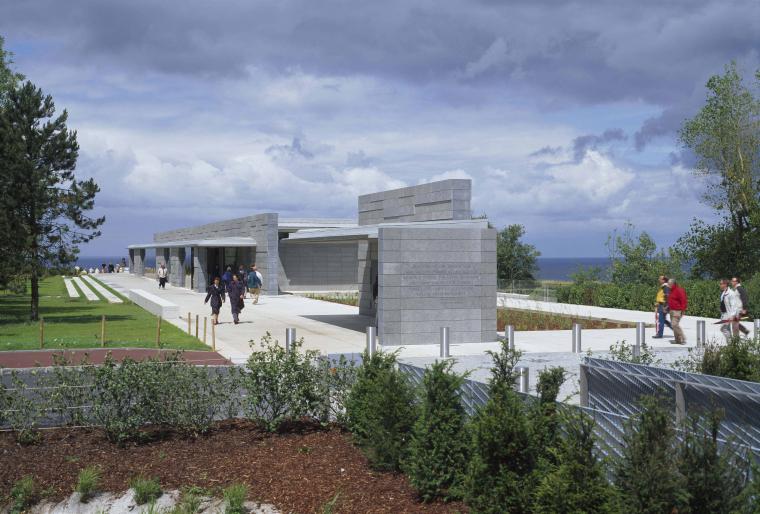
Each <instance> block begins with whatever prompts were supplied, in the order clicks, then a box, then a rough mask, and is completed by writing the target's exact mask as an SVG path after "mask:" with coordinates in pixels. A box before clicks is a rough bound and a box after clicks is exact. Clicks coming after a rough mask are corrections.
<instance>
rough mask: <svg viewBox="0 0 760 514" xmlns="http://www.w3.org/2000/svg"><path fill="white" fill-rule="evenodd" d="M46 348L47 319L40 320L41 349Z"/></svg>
mask: <svg viewBox="0 0 760 514" xmlns="http://www.w3.org/2000/svg"><path fill="white" fill-rule="evenodd" d="M44 347H45V318H40V348H44Z"/></svg>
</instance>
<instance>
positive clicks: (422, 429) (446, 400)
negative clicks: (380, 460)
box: [404, 360, 468, 501]
mask: <svg viewBox="0 0 760 514" xmlns="http://www.w3.org/2000/svg"><path fill="white" fill-rule="evenodd" d="M453 365H454V362H453V361H451V360H449V361H443V362H439V361H436V362H435V363H434V364H433V365H432V366H430V367H429V368H428V369H426V370H425V376H424V377H423V379H422V383H423V392H422V405H421V406H420V417H419V418H418V419H417V422H416V423H415V424H414V429H413V431H412V438H411V441H410V443H409V456H408V458H407V460H406V462H405V463H404V471H405V472H406V474H407V475H408V476H409V481H410V482H411V484H412V486H414V488H415V489H417V491H418V493H419V495H420V497H421V498H422V499H423V501H430V500H433V499H435V498H444V499H455V498H457V497H458V494H457V492H456V491H453V490H452V488H453V487H454V486H455V484H456V482H457V480H458V478H459V476H460V473H461V472H462V470H463V469H464V468H465V465H466V462H467V446H468V445H467V442H468V441H467V436H466V433H465V421H466V413H465V410H464V407H463V406H462V402H461V398H460V388H461V387H462V384H463V383H464V377H463V376H462V375H458V374H456V373H454V372H452V371H451V368H452V366H453Z"/></svg>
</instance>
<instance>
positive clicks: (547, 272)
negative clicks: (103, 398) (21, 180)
mask: <svg viewBox="0 0 760 514" xmlns="http://www.w3.org/2000/svg"><path fill="white" fill-rule="evenodd" d="M124 258H125V259H126V258H127V257H126V256H124ZM121 259H122V257H121V256H113V255H111V256H96V257H80V258H79V259H78V260H77V265H78V266H79V267H81V268H86V269H90V268H91V267H93V268H97V267H100V265H101V264H104V263H105V264H106V265H108V263H113V264H114V265H116V264H117V263H119V262H121ZM155 265H156V257H155V256H154V255H150V254H148V255H147V256H146V258H145V266H147V267H150V268H153V267H155ZM609 265H610V260H609V258H607V257H539V259H538V276H537V277H536V278H538V279H542V280H570V275H572V274H573V273H575V272H576V271H578V270H579V269H581V268H589V267H592V266H596V267H599V268H602V271H603V272H604V271H606V270H607V269H608V268H609Z"/></svg>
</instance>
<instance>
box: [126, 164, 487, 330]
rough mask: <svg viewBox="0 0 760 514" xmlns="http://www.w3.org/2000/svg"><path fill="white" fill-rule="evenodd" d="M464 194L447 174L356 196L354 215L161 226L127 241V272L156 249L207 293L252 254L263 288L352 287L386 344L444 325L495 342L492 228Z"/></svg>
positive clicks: (176, 272)
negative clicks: (142, 239) (475, 215)
mask: <svg viewBox="0 0 760 514" xmlns="http://www.w3.org/2000/svg"><path fill="white" fill-rule="evenodd" d="M470 199H471V182H470V181H469V180H460V179H454V180H443V181H439V182H433V183H429V184H422V185H418V186H412V187H405V188H401V189H394V190H390V191H382V192H378V193H372V194H367V195H362V196H360V197H359V199H358V220H357V221H354V220H334V219H285V218H283V219H281V218H279V216H278V215H277V214H276V213H266V214H257V215H253V216H248V217H244V218H237V219H232V220H225V221H219V222H216V223H210V224H207V225H201V226H196V227H188V228H181V229H177V230H172V231H168V232H159V233H156V234H154V235H153V241H152V242H150V243H145V244H134V245H130V246H129V259H130V263H129V264H130V272H132V273H137V274H143V273H144V269H145V267H144V261H145V253H146V249H148V248H155V251H156V265H157V266H158V265H160V264H161V263H162V262H163V263H166V265H167V266H168V268H169V282H170V284H171V285H173V286H176V287H188V288H191V289H193V290H196V291H199V292H205V290H206V287H207V285H208V284H209V282H210V280H211V279H212V278H213V276H216V275H220V274H221V273H223V272H224V270H225V268H226V267H227V266H232V268H233V269H237V267H238V265H240V264H243V265H244V266H245V267H246V269H248V266H249V265H250V264H251V263H254V262H255V263H256V265H257V267H258V269H259V270H260V271H261V273H262V275H263V277H264V285H263V293H264V294H267V295H277V294H280V293H290V292H334V291H341V292H347V291H358V293H359V311H360V314H363V315H369V316H375V317H376V320H377V327H378V337H379V339H380V341H381V343H382V344H383V345H413V344H429V343H431V342H433V341H437V339H438V337H439V331H440V328H441V327H442V326H448V327H449V328H450V332H451V342H452V343H470V342H484V341H493V340H495V338H496V300H495V299H496V231H495V230H494V229H492V228H489V227H488V222H487V220H484V219H472V216H471V212H472V211H471V208H470ZM188 252H189V253H188ZM188 257H189V262H190V266H189V268H190V269H189V270H187V269H186V267H185V262H186V261H187V260H188ZM188 271H189V273H188ZM188 280H189V283H187V282H188Z"/></svg>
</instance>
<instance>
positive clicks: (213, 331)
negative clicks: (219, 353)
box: [211, 323, 216, 351]
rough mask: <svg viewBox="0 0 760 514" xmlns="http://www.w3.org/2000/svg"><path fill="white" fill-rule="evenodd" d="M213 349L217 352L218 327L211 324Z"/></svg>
mask: <svg viewBox="0 0 760 514" xmlns="http://www.w3.org/2000/svg"><path fill="white" fill-rule="evenodd" d="M211 349H212V350H213V351H216V325H215V324H213V323H212V324H211Z"/></svg>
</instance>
